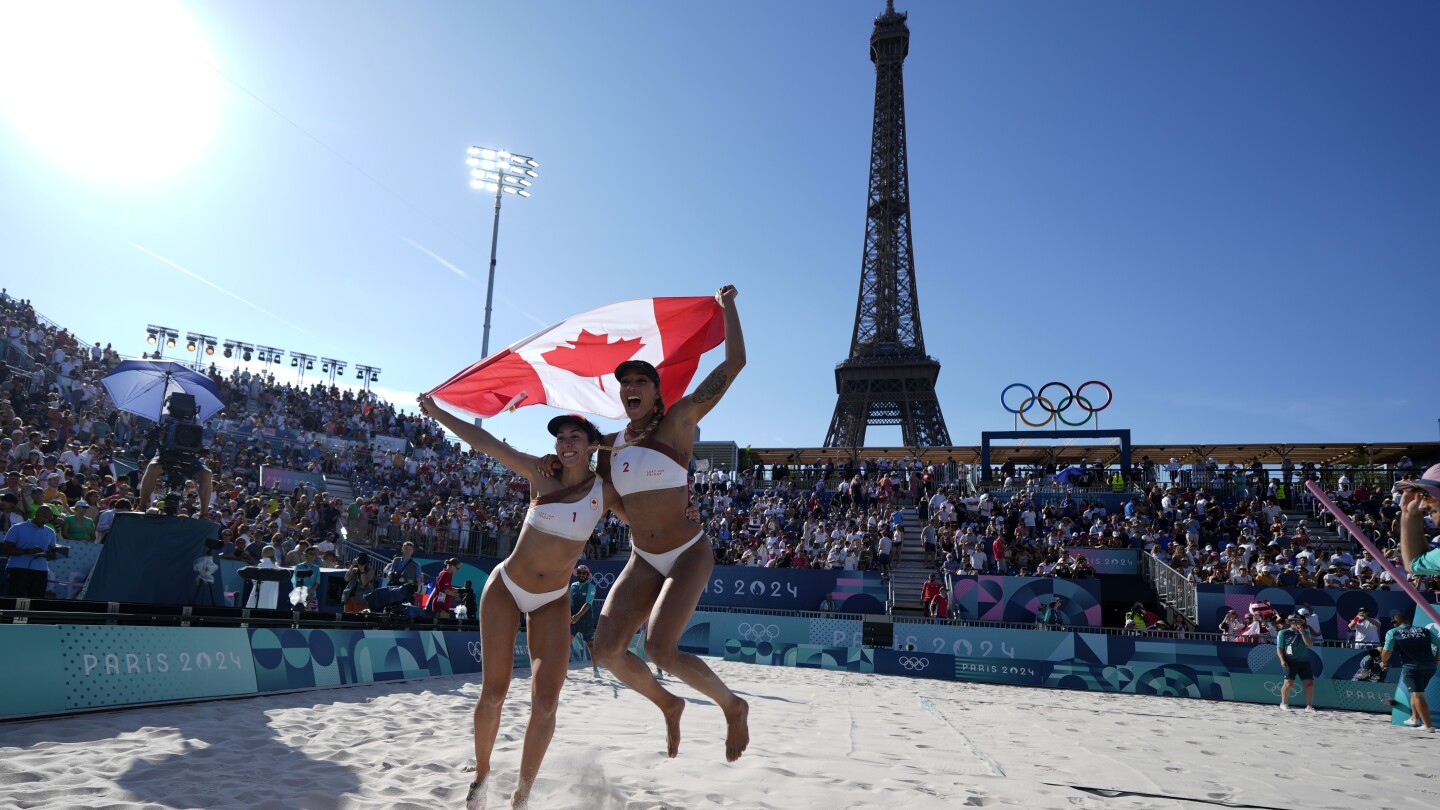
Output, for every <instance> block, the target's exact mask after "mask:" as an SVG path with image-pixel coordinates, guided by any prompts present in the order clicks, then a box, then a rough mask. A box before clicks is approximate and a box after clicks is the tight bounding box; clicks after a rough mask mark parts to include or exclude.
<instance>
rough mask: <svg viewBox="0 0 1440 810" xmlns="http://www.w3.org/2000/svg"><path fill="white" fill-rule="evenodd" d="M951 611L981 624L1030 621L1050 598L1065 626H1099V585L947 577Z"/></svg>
mask: <svg viewBox="0 0 1440 810" xmlns="http://www.w3.org/2000/svg"><path fill="white" fill-rule="evenodd" d="M950 582H951V587H952V588H953V589H954V590H953V596H951V605H952V608H953V609H954V610H956V611H958V618H962V619H966V620H969V621H982V622H1033V621H1035V614H1036V613H1038V612H1039V611H1040V609H1041V608H1043V607H1045V606H1046V605H1047V604H1049V603H1050V600H1051V599H1052V598H1053V597H1056V596H1058V597H1060V598H1061V599H1062V602H1061V605H1060V610H1061V613H1062V614H1064V617H1065V621H1064V623H1065V624H1067V625H1071V626H1075V627H1099V626H1100V624H1101V619H1100V583H1099V582H1098V581H1097V580H1094V579H1060V578H1058V577H1002V576H991V575H988V574H980V575H969V576H964V575H962V576H952V577H950Z"/></svg>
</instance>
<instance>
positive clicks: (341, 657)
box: [248, 628, 480, 692]
mask: <svg viewBox="0 0 1440 810" xmlns="http://www.w3.org/2000/svg"><path fill="white" fill-rule="evenodd" d="M248 632H249V634H250V637H249V638H250V647H251V649H252V650H253V652H254V657H255V681H256V689H257V691H260V692H281V691H286V690H290V689H307V688H313V687H325V686H345V685H349V684H357V683H379V682H382V681H397V680H405V679H410V678H424V677H431V676H437V675H459V674H464V673H468V672H478V671H479V669H480V663H479V661H478V660H477V656H476V655H474V654H472V653H471V652H470V650H469V649H468V647H466V646H464V645H463V644H462V643H461V639H460V638H457V639H455V640H447V639H446V638H445V636H457V637H463V640H464V641H475V640H476V638H477V634H475V633H462V632H448V633H447V632H439V631H433V630H297V629H292V628H283V629H272V628H262V629H256V630H250V631H248ZM477 651H478V645H477Z"/></svg>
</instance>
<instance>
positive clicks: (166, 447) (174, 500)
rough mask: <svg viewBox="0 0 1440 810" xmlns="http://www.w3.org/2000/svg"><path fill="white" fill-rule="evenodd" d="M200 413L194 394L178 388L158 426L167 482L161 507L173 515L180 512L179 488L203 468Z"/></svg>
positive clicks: (181, 496) (157, 452) (181, 497)
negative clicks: (201, 460)
mask: <svg viewBox="0 0 1440 810" xmlns="http://www.w3.org/2000/svg"><path fill="white" fill-rule="evenodd" d="M199 413H200V408H199V406H198V405H197V404H196V403H195V396H194V395H193V394H186V393H184V392H181V391H176V392H174V393H171V394H170V396H169V397H167V398H166V400H165V415H164V416H163V417H161V419H160V424H159V426H158V427H157V428H156V450H155V458H156V459H158V460H159V462H160V468H161V471H162V472H163V474H164V477H165V481H166V484H167V488H166V492H165V495H164V496H163V498H162V499H161V510H160V511H161V512H163V513H164V514H166V515H171V516H173V515H175V514H176V512H178V511H179V509H180V503H181V501H182V500H184V494H183V493H181V492H180V491H179V489H178V487H179V486H180V485H182V484H183V483H184V481H185V480H186V479H187V478H193V477H195V475H196V474H197V473H198V472H199V470H200V469H201V462H200V457H201V455H202V454H203V453H204V450H205V428H204V427H203V426H202V425H201V424H200V420H199V419H198V418H197V417H198V415H199Z"/></svg>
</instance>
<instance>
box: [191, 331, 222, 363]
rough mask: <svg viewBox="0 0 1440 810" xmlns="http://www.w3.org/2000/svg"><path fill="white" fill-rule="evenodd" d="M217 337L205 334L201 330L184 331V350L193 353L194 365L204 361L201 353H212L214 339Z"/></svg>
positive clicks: (213, 350) (213, 351)
mask: <svg viewBox="0 0 1440 810" xmlns="http://www.w3.org/2000/svg"><path fill="white" fill-rule="evenodd" d="M217 340H219V338H217V337H215V336H214V335H206V334H204V333H201V332H186V333H185V351H187V352H194V353H195V365H196V366H197V367H198V366H200V365H201V363H202V362H203V361H204V358H202V357H201V356H200V355H201V354H214V353H215V341H217Z"/></svg>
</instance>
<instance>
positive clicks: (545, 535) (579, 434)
mask: <svg viewBox="0 0 1440 810" xmlns="http://www.w3.org/2000/svg"><path fill="white" fill-rule="evenodd" d="M420 408H421V410H422V411H424V412H425V414H426V415H428V416H431V417H433V418H434V419H435V420H436V421H438V422H439V423H440V424H442V425H444V426H445V427H446V428H448V429H449V430H450V432H452V433H454V434H455V435H456V436H459V437H460V438H461V439H463V440H464V441H465V442H466V443H468V444H469V445H470V446H471V447H473V448H475V449H476V450H479V451H481V452H483V453H486V454H488V455H490V456H491V457H492V458H494V459H495V460H497V461H499V462H500V463H501V464H503V465H505V466H506V467H508V468H510V469H511V470H513V471H515V472H517V473H519V474H520V475H523V476H525V477H526V478H528V479H529V480H530V491H531V492H532V493H535V494H536V497H535V499H534V500H533V501H532V502H531V504H530V511H529V512H527V513H526V514H525V522H524V525H523V526H522V527H521V529H520V537H519V538H518V539H517V540H516V541H515V549H514V550H513V551H511V552H510V556H509V557H507V558H506V559H505V561H504V562H502V563H500V564H499V565H497V566H496V567H495V570H494V571H492V572H491V576H490V578H489V579H488V580H487V581H486V582H485V589H484V591H483V592H482V593H481V595H480V650H481V651H480V655H481V658H482V661H481V678H482V681H481V686H480V699H479V701H478V702H477V703H476V705H475V764H476V768H475V780H474V781H473V782H471V785H470V792H469V795H468V796H467V798H466V804H467V806H472V807H483V806H484V803H485V788H486V780H487V779H488V777H489V775H490V754H491V752H492V751H493V750H494V748H495V736H496V734H497V733H498V732H499V730H500V710H501V708H502V707H503V706H504V703H505V693H506V691H507V690H508V689H509V688H510V675H511V669H512V667H513V666H514V661H515V656H514V652H513V651H514V649H515V641H516V638H517V637H518V635H519V630H520V615H521V614H522V613H523V614H525V615H526V624H525V627H526V641H527V643H528V644H529V647H530V660H531V667H532V668H531V690H532V697H531V701H530V728H529V729H528V731H527V733H526V735H525V745H524V748H523V749H522V750H521V754H520V777H519V781H518V784H517V786H516V788H515V794H514V797H513V801H514V802H515V804H516V805H517V806H519V805H521V804H523V803H524V802H525V800H526V799H527V797H528V796H529V795H530V789H531V786H532V785H533V784H534V782H535V776H536V774H537V773H539V771H540V763H541V761H542V760H543V759H544V758H545V750H546V748H548V747H549V745H550V738H551V735H553V733H554V731H555V706H556V702H557V701H558V699H559V696H560V689H561V687H563V686H564V685H565V674H566V672H567V671H568V669H569V662H570V637H571V633H570V622H571V616H570V601H569V599H568V598H567V596H568V594H569V590H570V575H571V572H572V571H574V569H575V563H576V561H578V560H579V559H580V552H581V551H583V550H584V548H585V541H586V540H587V539H589V537H590V533H591V532H592V531H593V530H594V529H595V524H596V523H597V522H599V520H600V519H601V518H602V517H604V515H605V511H606V507H607V504H610V503H618V502H619V497H618V496H617V495H616V494H615V493H614V490H613V489H611V488H610V487H609V486H608V485H607V484H606V483H605V482H604V480H603V479H601V478H600V477H599V476H597V475H596V474H595V473H594V472H592V471H591V469H590V458H591V455H592V454H594V452H595V450H596V448H597V447H599V445H600V431H599V429H597V428H596V427H595V426H594V425H592V424H591V423H590V421H589V420H588V419H586V418H585V417H583V416H579V415H576V414H566V415H563V416H557V417H555V418H554V419H551V420H550V425H549V429H550V434H551V435H553V436H554V437H555V456H556V458H558V460H559V463H560V472H559V475H556V476H553V477H546V476H541V475H540V474H538V471H537V468H536V458H535V457H534V456H531V455H528V454H526V453H521V452H520V451H518V450H516V449H515V448H513V447H511V446H510V445H508V444H505V443H504V442H502V441H500V440H499V439H496V438H495V437H494V436H492V435H490V433H489V432H487V431H485V430H484V429H483V428H481V427H479V426H477V425H475V424H473V423H471V422H469V421H466V420H464V419H460V418H458V417H456V416H454V415H452V414H450V413H447V412H446V411H444V410H443V409H441V408H440V407H439V406H438V405H437V404H436V402H435V400H434V399H433V398H431V397H429V396H422V397H420Z"/></svg>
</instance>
